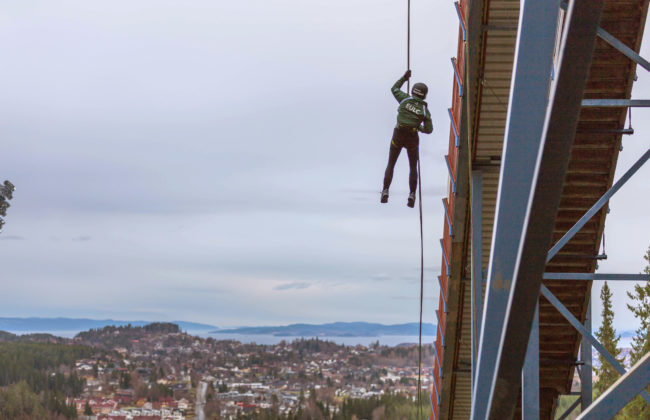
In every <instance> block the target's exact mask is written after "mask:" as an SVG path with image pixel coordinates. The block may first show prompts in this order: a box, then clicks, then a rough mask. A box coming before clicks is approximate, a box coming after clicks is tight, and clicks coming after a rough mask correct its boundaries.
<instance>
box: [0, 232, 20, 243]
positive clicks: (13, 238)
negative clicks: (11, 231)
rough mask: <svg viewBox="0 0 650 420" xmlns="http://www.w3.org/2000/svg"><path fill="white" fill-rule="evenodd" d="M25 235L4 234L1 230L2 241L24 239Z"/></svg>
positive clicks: (0, 237) (0, 238) (0, 239)
mask: <svg viewBox="0 0 650 420" xmlns="http://www.w3.org/2000/svg"><path fill="white" fill-rule="evenodd" d="M24 240H25V237H23V236H20V235H3V234H2V233H1V232H0V241H24Z"/></svg>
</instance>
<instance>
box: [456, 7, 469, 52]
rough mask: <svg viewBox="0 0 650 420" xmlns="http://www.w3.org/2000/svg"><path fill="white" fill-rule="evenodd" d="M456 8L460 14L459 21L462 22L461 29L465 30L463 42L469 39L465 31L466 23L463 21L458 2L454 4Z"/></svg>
mask: <svg viewBox="0 0 650 420" xmlns="http://www.w3.org/2000/svg"><path fill="white" fill-rule="evenodd" d="M454 7H455V8H456V13H457V14H458V21H459V22H460V28H461V29H462V30H463V42H465V40H466V39H467V31H466V30H465V22H464V21H463V15H461V13H460V5H459V4H458V2H455V3H454Z"/></svg>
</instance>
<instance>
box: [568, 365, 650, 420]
mask: <svg viewBox="0 0 650 420" xmlns="http://www.w3.org/2000/svg"><path fill="white" fill-rule="evenodd" d="M648 384H650V353H648V354H646V355H645V356H644V357H643V358H642V359H641V360H639V361H638V362H637V364H635V365H634V366H632V368H631V369H630V370H629V371H628V372H627V373H626V374H625V375H623V376H621V377H620V378H619V379H618V381H616V382H614V384H613V385H612V386H611V387H609V389H608V390H607V391H605V392H604V393H603V394H602V395H601V396H600V397H598V399H597V400H596V401H594V403H593V404H592V405H591V406H590V407H589V408H587V410H586V411H584V412H583V413H582V414H580V416H579V417H578V419H579V420H587V419H589V420H591V419H593V420H600V419H610V418H613V417H614V416H615V415H616V413H618V412H619V411H620V410H621V409H622V408H623V407H625V405H626V404H627V403H628V402H629V401H631V400H632V398H634V397H635V396H636V395H638V394H639V392H641V391H642V390H643V389H644V388H645V387H646V386H648Z"/></svg>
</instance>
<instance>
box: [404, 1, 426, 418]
mask: <svg viewBox="0 0 650 420" xmlns="http://www.w3.org/2000/svg"><path fill="white" fill-rule="evenodd" d="M406 69H407V70H410V69H411V0H407V18H406ZM406 89H407V92H411V79H407V81H406ZM417 159H418V203H419V205H418V208H419V210H420V324H419V331H418V393H417V405H418V407H417V410H418V418H422V403H421V399H422V397H421V393H422V307H423V302H424V231H423V224H422V177H421V175H420V148H419V146H418V156H417Z"/></svg>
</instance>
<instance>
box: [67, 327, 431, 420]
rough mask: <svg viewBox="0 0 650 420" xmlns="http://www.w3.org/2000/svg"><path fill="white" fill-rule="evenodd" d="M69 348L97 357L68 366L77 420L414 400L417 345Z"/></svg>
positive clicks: (110, 343) (164, 343)
mask: <svg viewBox="0 0 650 420" xmlns="http://www.w3.org/2000/svg"><path fill="white" fill-rule="evenodd" d="M74 341H75V342H76V343H80V344H84V345H89V346H93V347H96V348H99V349H102V350H103V351H102V352H99V353H97V354H96V355H94V356H93V357H90V358H85V359H82V360H78V361H76V363H75V368H74V369H75V372H76V374H77V375H78V376H79V377H80V378H82V379H83V381H84V387H83V392H82V393H81V394H80V395H79V396H78V397H77V398H74V400H73V401H71V403H73V404H74V407H75V408H76V410H77V413H78V415H79V418H84V417H83V416H86V417H85V418H88V419H97V420H184V419H194V418H197V419H211V418H217V419H237V418H257V417H256V416H258V415H260V413H263V412H267V413H273V414H274V415H275V417H268V418H297V417H298V416H296V413H300V412H303V411H305V410H309V409H310V407H309V405H310V404H312V405H314V406H318V407H320V410H321V411H323V412H326V413H330V414H334V413H336V412H337V411H340V410H341V407H342V404H344V402H345V401H352V400H368V399H373V398H374V399H378V398H381V397H382V396H384V395H387V394H390V395H400V396H403V397H405V399H406V400H407V401H414V400H415V397H416V394H417V383H418V369H417V358H418V353H417V352H418V347H417V345H402V346H396V347H387V346H381V345H379V343H376V344H373V345H370V346H368V347H366V346H361V345H357V346H343V345H338V344H335V343H332V342H328V341H323V340H319V339H298V340H294V341H282V342H281V343H279V344H277V345H256V344H242V343H240V342H237V341H230V340H216V339H213V338H202V337H196V336H191V335H188V334H186V333H183V332H181V331H180V330H179V329H178V327H177V326H176V325H175V324H152V325H150V326H146V327H144V328H140V327H105V328H103V329H101V330H91V331H88V332H84V333H80V334H79V335H77V336H76V337H75V338H74ZM423 352H424V353H423V359H422V360H423V361H430V360H432V357H431V352H432V349H431V347H430V346H424V347H423ZM430 371H431V369H430V363H429V365H425V366H424V369H423V370H422V373H423V374H422V376H421V386H422V389H423V391H422V392H423V394H424V395H426V393H427V392H426V390H427V389H429V387H430V385H431V384H430ZM427 398H428V397H427ZM427 401H428V400H427ZM312 409H313V407H312ZM291 415H294V416H295V417H291ZM282 416H284V417H282ZM259 418H267V417H259Z"/></svg>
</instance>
